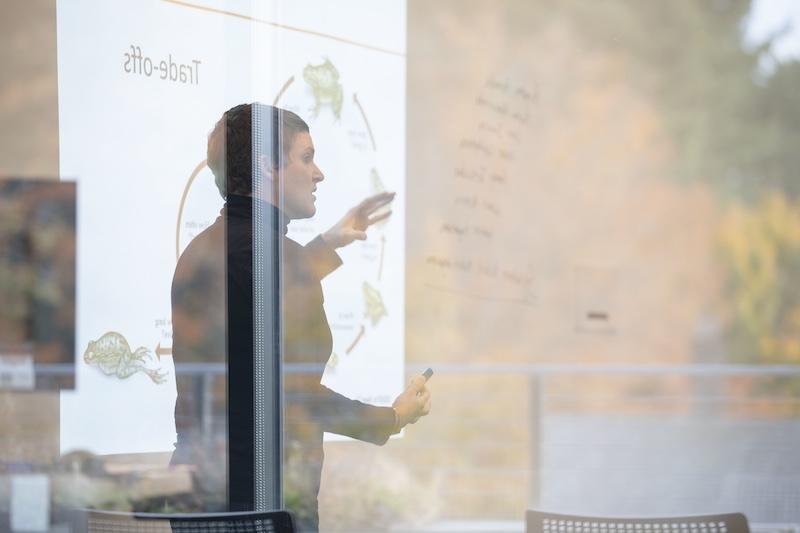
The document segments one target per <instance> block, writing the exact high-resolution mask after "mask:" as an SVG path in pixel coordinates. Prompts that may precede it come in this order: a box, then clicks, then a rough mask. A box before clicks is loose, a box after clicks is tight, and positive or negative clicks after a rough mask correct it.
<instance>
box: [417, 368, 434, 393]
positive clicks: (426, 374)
mask: <svg viewBox="0 0 800 533" xmlns="http://www.w3.org/2000/svg"><path fill="white" fill-rule="evenodd" d="M422 376H423V377H424V378H425V383H427V382H428V380H429V379H431V376H433V369H432V368H428V369H427V370H426V371H425V372H423V373H422ZM420 394H421V392H418V393H417V396H419V395H420Z"/></svg>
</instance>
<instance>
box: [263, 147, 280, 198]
mask: <svg viewBox="0 0 800 533" xmlns="http://www.w3.org/2000/svg"><path fill="white" fill-rule="evenodd" d="M258 169H259V170H260V171H261V175H262V176H264V194H271V195H272V196H271V198H265V199H266V200H267V201H269V202H271V203H273V204H276V205H277V202H278V198H279V195H280V179H279V178H280V173H279V171H278V169H277V168H276V167H273V166H272V162H271V161H270V158H269V156H268V155H266V154H262V155H261V156H259V158H258ZM267 191H269V192H267Z"/></svg>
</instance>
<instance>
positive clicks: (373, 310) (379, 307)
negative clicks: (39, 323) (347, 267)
mask: <svg viewBox="0 0 800 533" xmlns="http://www.w3.org/2000/svg"><path fill="white" fill-rule="evenodd" d="M362 287H363V289H364V307H365V309H366V310H365V312H364V316H365V317H367V318H369V319H370V321H371V322H372V325H373V326H377V325H378V322H380V321H381V318H383V317H385V316H387V315H388V313H387V312H386V306H385V305H384V304H383V297H382V296H381V293H380V291H378V289H376V288H375V287H373V286H372V285H370V284H369V283H367V282H366V281H365V282H364V285H363V286H362Z"/></svg>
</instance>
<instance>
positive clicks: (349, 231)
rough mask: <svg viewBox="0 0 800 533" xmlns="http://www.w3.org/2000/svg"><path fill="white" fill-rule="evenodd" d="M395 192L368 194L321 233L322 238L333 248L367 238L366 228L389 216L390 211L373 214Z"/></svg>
mask: <svg viewBox="0 0 800 533" xmlns="http://www.w3.org/2000/svg"><path fill="white" fill-rule="evenodd" d="M394 196H395V193H393V192H382V193H379V194H376V195H374V196H370V197H369V198H366V199H364V200H362V201H361V203H360V204H358V205H357V206H355V207H354V208H352V209H350V210H349V211H348V212H347V213H346V214H345V215H344V217H342V219H341V220H340V221H339V222H337V223H336V224H335V225H334V226H333V227H332V228H331V229H329V230H328V231H326V232H325V233H323V234H322V239H323V240H324V241H325V242H326V243H328V246H331V247H333V248H341V247H342V246H347V245H348V244H350V243H351V242H353V241H363V240H366V238H367V228H368V227H370V226H371V225H373V224H375V223H376V222H380V221H381V220H383V219H385V218H387V217H389V215H391V214H392V212H391V211H387V212H385V213H380V214H377V215H376V214H375V212H376V211H377V210H378V209H380V208H381V207H383V206H385V205H387V204H388V203H390V202H391V201H392V200H394Z"/></svg>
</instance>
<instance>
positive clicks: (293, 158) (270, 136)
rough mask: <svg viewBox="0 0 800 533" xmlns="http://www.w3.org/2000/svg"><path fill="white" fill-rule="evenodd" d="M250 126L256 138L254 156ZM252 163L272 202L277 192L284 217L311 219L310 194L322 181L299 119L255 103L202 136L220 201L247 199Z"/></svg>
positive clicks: (235, 109)
mask: <svg viewBox="0 0 800 533" xmlns="http://www.w3.org/2000/svg"><path fill="white" fill-rule="evenodd" d="M254 114H255V116H256V120H255V121H254V120H253V115H254ZM254 123H255V128H256V130H257V135H260V136H261V142H260V143H258V146H259V148H258V149H257V151H256V153H255V154H254V153H253V131H254ZM254 155H255V157H254ZM254 161H255V162H256V165H255V168H256V169H257V170H258V171H260V172H261V175H262V176H263V177H264V180H265V185H269V186H271V187H272V192H273V193H274V194H275V195H276V196H274V198H277V197H278V196H277V194H278V193H281V202H280V204H279V206H280V207H281V208H282V209H284V210H285V211H286V214H287V215H289V217H290V218H307V217H310V216H313V215H314V213H315V211H316V209H315V207H314V200H315V198H314V196H313V192H314V190H316V184H317V183H318V182H319V181H321V180H322V179H324V177H323V175H322V172H321V171H320V170H319V168H318V167H317V166H316V164H315V163H314V145H313V142H312V140H311V136H310V134H309V129H308V124H306V122H305V121H304V120H303V119H301V118H300V117H299V116H297V115H296V114H295V113H292V112H291V111H287V110H285V109H279V108H277V107H273V106H268V105H264V104H260V103H257V102H256V103H253V104H241V105H238V106H235V107H232V108H231V109H229V110H228V111H226V112H225V113H224V114H223V115H222V118H220V119H219V121H217V123H216V124H215V126H214V129H213V130H212V131H211V133H210V134H209V136H208V166H209V168H210V169H211V171H212V172H213V174H214V178H215V182H216V184H217V188H218V189H219V192H220V194H221V195H222V197H223V198H227V195H228V194H237V195H241V196H252V194H253V175H254V173H253V170H254V168H253V167H254V165H253V162H254Z"/></svg>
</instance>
